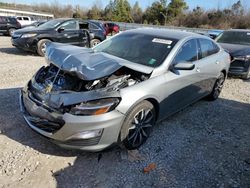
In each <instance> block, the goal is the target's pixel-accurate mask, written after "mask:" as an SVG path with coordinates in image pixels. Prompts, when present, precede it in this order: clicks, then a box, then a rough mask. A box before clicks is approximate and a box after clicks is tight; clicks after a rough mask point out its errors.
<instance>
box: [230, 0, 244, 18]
mask: <svg viewBox="0 0 250 188" xmlns="http://www.w3.org/2000/svg"><path fill="white" fill-rule="evenodd" d="M232 12H233V14H234V15H235V16H243V14H244V8H243V6H242V4H241V1H240V0H239V1H237V3H234V4H233V5H232Z"/></svg>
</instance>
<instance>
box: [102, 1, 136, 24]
mask: <svg viewBox="0 0 250 188" xmlns="http://www.w3.org/2000/svg"><path fill="white" fill-rule="evenodd" d="M104 15H105V18H106V19H107V20H112V21H118V22H132V21H133V19H132V16H131V6H130V4H129V2H128V1H127V0H114V1H112V0H111V1H110V2H109V4H108V5H107V6H106V7H105V11H104Z"/></svg>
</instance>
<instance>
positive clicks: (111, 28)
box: [104, 22, 120, 35]
mask: <svg viewBox="0 0 250 188" xmlns="http://www.w3.org/2000/svg"><path fill="white" fill-rule="evenodd" d="M104 24H105V27H106V31H107V35H108V34H111V35H113V34H116V33H119V31H120V26H119V25H117V24H116V23H112V22H106V23H104Z"/></svg>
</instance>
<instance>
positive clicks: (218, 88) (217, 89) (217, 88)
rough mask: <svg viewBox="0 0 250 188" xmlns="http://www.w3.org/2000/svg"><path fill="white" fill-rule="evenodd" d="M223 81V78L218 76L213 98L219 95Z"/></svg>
mask: <svg viewBox="0 0 250 188" xmlns="http://www.w3.org/2000/svg"><path fill="white" fill-rule="evenodd" d="M224 81H225V77H224V75H223V76H220V78H219V79H218V80H217V81H216V84H215V88H214V97H215V98H217V97H218V96H219V95H220V92H221V90H222V88H223V84H224Z"/></svg>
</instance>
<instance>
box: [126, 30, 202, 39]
mask: <svg viewBox="0 0 250 188" xmlns="http://www.w3.org/2000/svg"><path fill="white" fill-rule="evenodd" d="M127 32H131V33H141V34H147V35H154V36H158V37H167V38H172V39H177V40H181V39H183V38H186V37H190V36H193V37H203V36H202V35H199V34H197V33H192V32H187V31H180V30H174V29H155V28H139V29H132V30H129V31H127Z"/></svg>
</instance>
